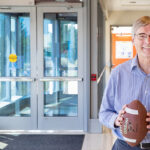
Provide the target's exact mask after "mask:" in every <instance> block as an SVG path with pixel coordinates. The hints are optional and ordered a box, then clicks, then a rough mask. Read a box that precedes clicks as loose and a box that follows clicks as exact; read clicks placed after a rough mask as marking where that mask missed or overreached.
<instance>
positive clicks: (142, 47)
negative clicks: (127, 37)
mask: <svg viewBox="0 0 150 150" xmlns="http://www.w3.org/2000/svg"><path fill="white" fill-rule="evenodd" d="M133 44H134V45H135V48H136V51H137V53H138V56H141V57H149V58H150V24H149V25H147V26H144V27H140V28H139V29H138V30H137V31H136V33H135V35H134V38H133Z"/></svg>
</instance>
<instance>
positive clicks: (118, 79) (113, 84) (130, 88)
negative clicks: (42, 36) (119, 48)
mask: <svg viewBox="0 0 150 150" xmlns="http://www.w3.org/2000/svg"><path fill="white" fill-rule="evenodd" d="M133 100H140V101H141V102H142V104H143V105H144V106H145V108H146V109H147V112H150V74H148V75H147V74H146V73H144V72H143V71H142V70H141V69H140V67H139V64H138V59H137V56H136V57H135V58H133V59H131V60H129V61H127V62H125V63H123V64H121V65H119V66H117V67H116V68H114V69H113V70H112V72H111V75H110V79H109V81H108V84H107V87H106V89H105V92H104V95H103V99H102V104H101V108H100V112H99V120H100V122H101V123H102V124H104V125H105V126H106V127H108V128H111V129H112V131H113V133H114V134H115V135H116V136H117V137H118V138H119V139H122V140H123V137H122V135H121V133H120V128H115V127H114V122H115V119H116V117H117V116H118V113H119V111H120V110H121V109H122V106H123V105H125V104H128V103H130V102H131V101H133ZM142 142H144V143H150V134H149V133H147V135H146V137H145V138H144V140H143V141H142Z"/></svg>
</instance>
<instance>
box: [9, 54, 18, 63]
mask: <svg viewBox="0 0 150 150" xmlns="http://www.w3.org/2000/svg"><path fill="white" fill-rule="evenodd" d="M9 61H10V62H16V61H17V55H16V54H10V55H9Z"/></svg>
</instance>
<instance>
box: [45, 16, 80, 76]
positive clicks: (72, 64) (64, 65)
mask: <svg viewBox="0 0 150 150" xmlns="http://www.w3.org/2000/svg"><path fill="white" fill-rule="evenodd" d="M44 76H60V77H61V76H67V77H68V76H71V77H76V76H78V24H77V13H56V14H54V13H45V14H44Z"/></svg>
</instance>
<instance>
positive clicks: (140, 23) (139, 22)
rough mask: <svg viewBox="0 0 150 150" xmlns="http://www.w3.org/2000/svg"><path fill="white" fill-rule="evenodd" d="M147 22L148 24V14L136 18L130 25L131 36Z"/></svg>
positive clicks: (149, 21) (149, 18)
mask: <svg viewBox="0 0 150 150" xmlns="http://www.w3.org/2000/svg"><path fill="white" fill-rule="evenodd" d="M149 24H150V16H143V17H141V18H139V19H138V20H136V21H135V23H134V24H133V26H132V37H134V35H135V33H136V31H137V30H138V29H139V28H140V27H144V26H146V25H149Z"/></svg>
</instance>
